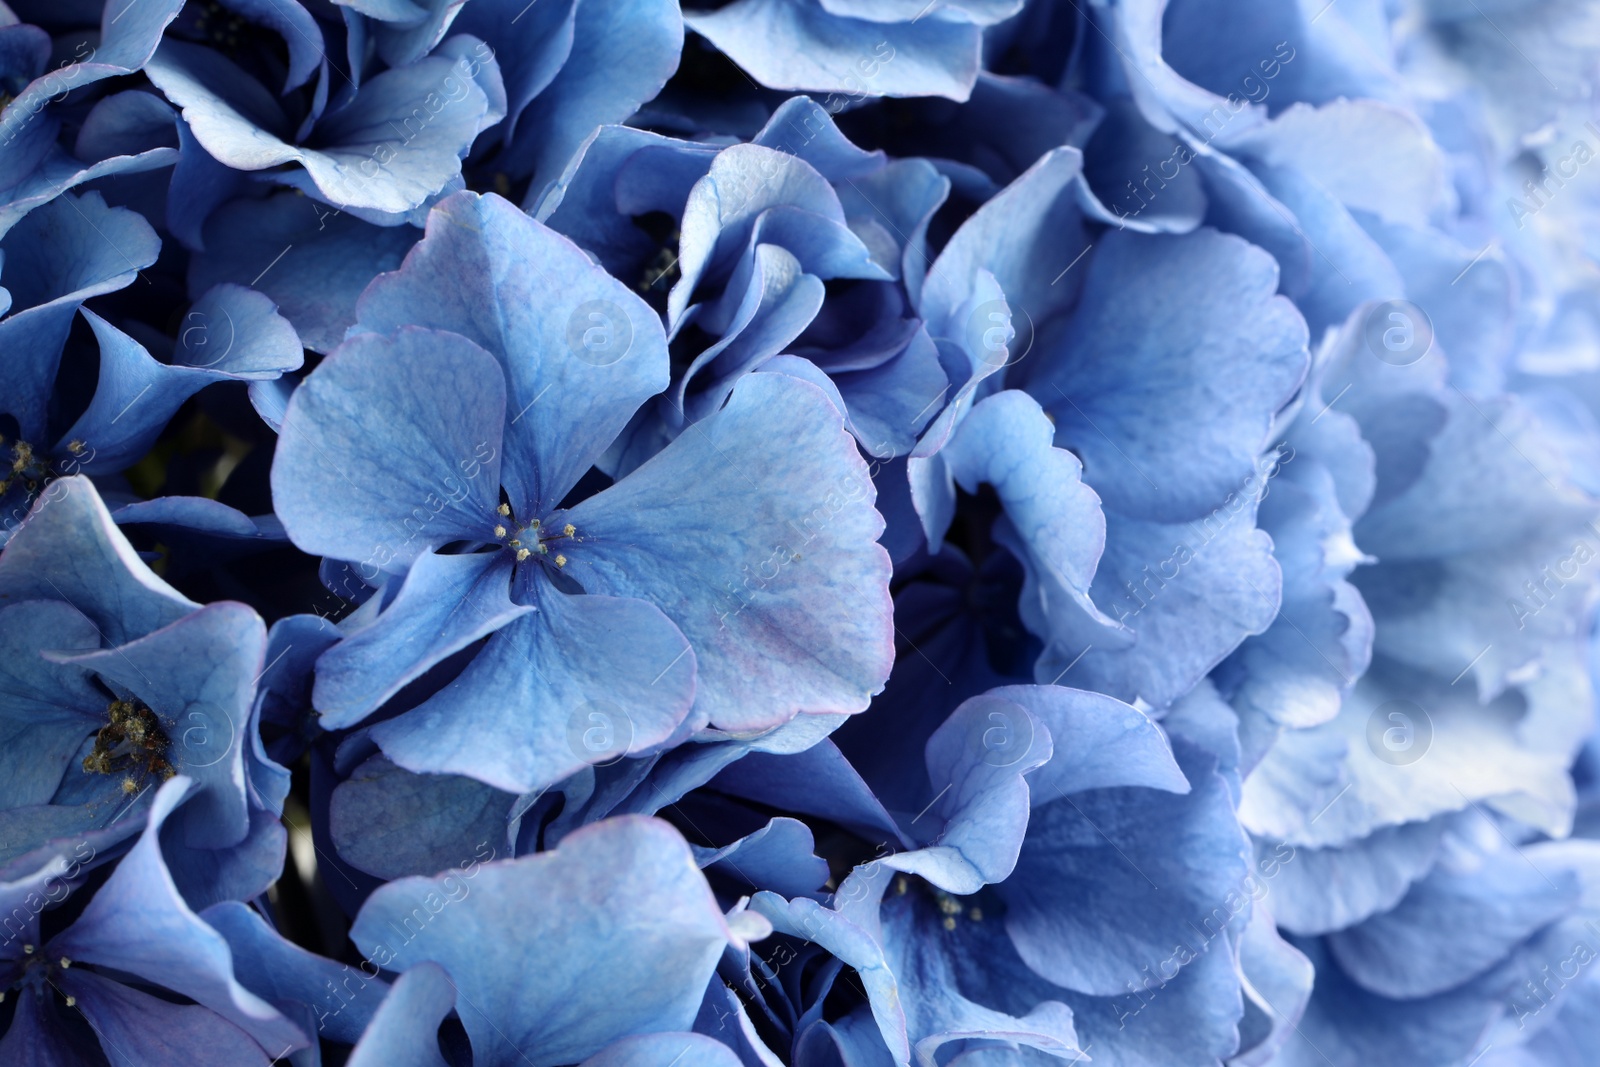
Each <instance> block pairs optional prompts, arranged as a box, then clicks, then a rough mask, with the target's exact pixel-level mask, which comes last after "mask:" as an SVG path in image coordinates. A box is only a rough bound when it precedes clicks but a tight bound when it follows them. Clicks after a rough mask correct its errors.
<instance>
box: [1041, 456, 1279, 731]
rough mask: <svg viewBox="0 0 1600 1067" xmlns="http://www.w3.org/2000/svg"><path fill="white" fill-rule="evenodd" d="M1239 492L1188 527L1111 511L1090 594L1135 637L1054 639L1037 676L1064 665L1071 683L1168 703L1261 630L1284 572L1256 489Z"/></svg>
mask: <svg viewBox="0 0 1600 1067" xmlns="http://www.w3.org/2000/svg"><path fill="white" fill-rule="evenodd" d="M1252 477H1256V476H1255V475H1252ZM1241 488H1244V489H1246V490H1247V492H1244V493H1239V494H1234V493H1230V494H1228V499H1227V502H1226V503H1225V504H1224V505H1223V506H1221V507H1219V508H1218V509H1217V510H1216V511H1215V512H1214V513H1212V514H1211V515H1207V516H1206V517H1205V518H1204V519H1202V520H1200V521H1198V522H1192V523H1189V524H1187V525H1186V526H1177V525H1171V526H1169V525H1164V524H1161V523H1155V522H1142V521H1140V520H1137V519H1129V518H1125V517H1123V516H1122V515H1120V514H1118V513H1117V512H1114V511H1111V510H1109V509H1108V510H1107V512H1106V551H1105V555H1104V556H1102V557H1101V560H1100V570H1099V572H1098V574H1097V575H1096V577H1095V584H1094V585H1093V586H1092V587H1091V588H1090V594H1091V596H1093V597H1094V599H1095V603H1096V605H1098V606H1099V607H1100V609H1101V610H1102V611H1103V612H1105V613H1106V614H1107V615H1109V616H1111V617H1112V618H1113V619H1115V620H1116V621H1117V622H1119V623H1122V624H1123V625H1124V626H1126V627H1128V628H1129V629H1131V630H1133V631H1134V632H1135V633H1136V634H1137V635H1138V637H1137V640H1136V642H1135V643H1134V644H1133V646H1132V647H1131V648H1124V649H1118V648H1114V647H1113V648H1105V647H1104V645H1103V644H1100V643H1098V642H1096V643H1093V644H1089V643H1081V641H1082V639H1081V638H1080V639H1079V641H1077V642H1072V643H1069V642H1068V641H1066V640H1063V639H1062V638H1063V636H1064V635H1061V634H1055V635H1052V636H1054V637H1055V638H1056V640H1055V642H1054V643H1053V644H1052V645H1051V646H1050V647H1049V648H1048V649H1046V652H1045V655H1044V656H1042V657H1041V658H1040V661H1039V664H1038V667H1037V669H1036V674H1037V676H1038V677H1039V678H1040V679H1041V680H1045V681H1050V680H1059V679H1062V678H1064V677H1065V676H1066V674H1067V671H1068V670H1069V669H1070V670H1071V671H1072V672H1073V673H1072V675H1071V678H1070V679H1069V680H1070V681H1072V682H1073V683H1074V684H1075V685H1079V686H1083V687H1085V688H1091V689H1098V690H1101V691H1102V692H1106V693H1109V694H1111V695H1112V696H1115V697H1117V698H1119V699H1121V700H1133V699H1134V698H1135V697H1140V698H1142V699H1143V700H1145V701H1146V702H1147V703H1149V704H1151V705H1152V706H1154V707H1164V706H1165V705H1167V704H1169V703H1171V702H1172V701H1174V700H1176V699H1177V698H1178V697H1180V696H1182V695H1183V694H1184V693H1187V692H1188V691H1189V690H1190V689H1191V688H1193V687H1194V685H1195V683H1196V682H1198V681H1199V680H1200V679H1201V678H1202V677H1203V676H1204V675H1205V674H1206V673H1207V672H1209V671H1210V670H1211V668H1213V667H1215V666H1216V665H1217V664H1218V663H1219V662H1221V661H1222V659H1223V658H1224V657H1226V656H1227V655H1228V654H1229V653H1231V652H1232V651H1233V650H1234V649H1235V648H1237V647H1238V646H1239V643H1240V642H1242V641H1243V640H1244V639H1245V638H1246V637H1248V636H1250V635H1251V634H1258V633H1261V632H1262V631H1264V630H1266V628H1267V627H1268V626H1270V625H1271V624H1272V622H1273V620H1274V619H1275V618H1276V617H1277V613H1278V603H1279V598H1280V587H1281V582H1282V572H1281V571H1280V569H1279V567H1278V563H1277V561H1276V560H1275V559H1273V558H1272V539H1271V538H1270V537H1268V536H1267V535H1266V534H1265V533H1262V532H1261V531H1260V530H1257V529H1256V528H1255V526H1254V524H1253V521H1252V520H1253V519H1254V516H1255V510H1256V506H1257V504H1258V503H1259V489H1257V490H1256V491H1255V492H1254V493H1249V492H1248V489H1249V487H1241Z"/></svg>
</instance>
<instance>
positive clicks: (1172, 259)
mask: <svg viewBox="0 0 1600 1067" xmlns="http://www.w3.org/2000/svg"><path fill="white" fill-rule="evenodd" d="M1078 269H1080V270H1083V271H1084V273H1085V278H1086V280H1085V283H1084V291H1083V297H1082V301H1081V303H1080V304H1079V306H1078V311H1077V313H1076V314H1074V315H1073V317H1072V319H1071V321H1070V322H1069V324H1068V325H1067V327H1066V330H1065V332H1064V333H1063V335H1062V336H1061V337H1060V339H1059V340H1058V341H1056V342H1055V343H1054V344H1053V345H1052V346H1051V347H1050V349H1049V350H1047V351H1044V352H1041V353H1039V355H1038V358H1037V360H1036V361H1035V362H1034V363H1032V364H1031V366H1030V373H1029V377H1028V389H1029V391H1030V392H1031V393H1033V395H1034V396H1035V397H1037V398H1038V400H1039V403H1040V404H1042V405H1043V406H1044V408H1045V410H1047V411H1049V412H1050V413H1051V414H1052V416H1053V417H1054V420H1055V424H1056V444H1057V445H1059V446H1061V447H1064V448H1071V449H1072V450H1073V451H1074V452H1076V453H1077V454H1078V455H1079V456H1080V457H1081V458H1082V459H1083V464H1084V472H1085V474H1084V477H1085V479H1086V480H1087V481H1088V482H1089V484H1090V485H1092V486H1093V487H1094V488H1095V490H1096V491H1097V492H1098V493H1099V494H1100V496H1101V498H1102V499H1103V500H1105V502H1106V507H1107V508H1108V509H1110V510H1113V511H1117V512H1120V513H1122V514H1124V515H1127V516H1129V517H1131V518H1135V519H1143V520H1148V521H1156V522H1168V523H1170V522H1184V521H1188V520H1192V519H1197V518H1200V517H1201V516H1203V515H1205V514H1206V513H1207V512H1208V511H1210V510H1211V509H1213V508H1216V507H1217V506H1218V505H1220V504H1221V503H1222V502H1223V500H1224V498H1225V497H1227V496H1228V494H1229V493H1232V492H1235V491H1237V490H1238V489H1239V487H1240V486H1241V485H1242V484H1243V483H1244V482H1245V480H1246V479H1247V478H1249V477H1250V476H1251V475H1252V474H1253V472H1254V469H1255V465H1256V457H1257V456H1258V455H1259V454H1260V453H1261V452H1262V451H1263V450H1264V449H1265V447H1266V445H1267V443H1268V440H1267V439H1268V435H1269V434H1270V433H1271V431H1272V419H1273V415H1274V414H1276V412H1277V410H1278V408H1279V407H1281V406H1282V405H1283V404H1284V403H1285V402H1286V401H1287V400H1288V399H1289V397H1290V396H1291V395H1292V394H1293V393H1294V390H1295V389H1296V388H1297V387H1298V386H1299V385H1300V382H1301V379H1302V378H1303V377H1304V376H1305V373H1306V370H1307V368H1308V366H1309V357H1308V355H1307V352H1306V336H1307V335H1306V327H1305V323H1304V321H1303V320H1302V319H1301V318H1300V315H1299V313H1298V312H1297V311H1296V310H1295V308H1294V306H1293V305H1292V304H1290V303H1289V302H1288V301H1287V300H1285V299H1284V298H1283V297H1281V296H1277V295H1276V293H1275V290H1276V289H1277V286H1278V270H1277V266H1276V264H1274V263H1273V261H1272V259H1271V258H1270V257H1269V256H1267V255H1266V253H1264V252H1262V251H1261V250H1260V249H1257V248H1254V247H1252V246H1250V245H1247V244H1245V243H1244V242H1242V241H1240V240H1239V239H1237V238H1234V237H1229V236H1225V235H1223V234H1219V233H1216V232H1214V231H1211V230H1200V231H1196V232H1194V233H1191V234H1186V235H1184V236H1181V237H1149V236H1143V235H1137V234H1130V233H1123V232H1113V233H1108V234H1106V235H1105V237H1103V238H1102V239H1101V240H1100V242H1099V243H1098V244H1097V245H1096V246H1095V249H1094V251H1093V252H1091V253H1090V254H1089V255H1088V256H1087V257H1086V262H1085V263H1083V264H1080V265H1079V268H1078ZM1113 354H1114V355H1113ZM1157 412H1159V413H1160V414H1159V415H1157V414H1156V413H1157Z"/></svg>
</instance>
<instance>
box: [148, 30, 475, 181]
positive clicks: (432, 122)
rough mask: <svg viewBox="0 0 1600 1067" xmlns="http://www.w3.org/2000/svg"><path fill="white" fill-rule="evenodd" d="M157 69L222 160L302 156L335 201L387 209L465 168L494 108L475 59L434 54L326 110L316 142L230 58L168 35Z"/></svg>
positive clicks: (277, 160)
mask: <svg viewBox="0 0 1600 1067" xmlns="http://www.w3.org/2000/svg"><path fill="white" fill-rule="evenodd" d="M491 62H492V61H491ZM458 68H459V69H458ZM147 73H148V74H149V77H150V80H151V81H153V82H154V83H155V84H156V87H157V88H159V89H160V90H161V91H162V92H163V93H164V94H166V96H167V98H168V99H169V100H171V101H172V102H173V103H175V104H177V105H179V106H180V107H181V108H182V109H183V117H184V121H186V122H187V123H188V124H189V127H190V129H191V130H193V131H194V135H195V138H196V139H197V140H198V141H199V142H200V143H201V144H202V145H203V146H204V147H205V149H206V151H207V152H208V153H210V154H211V155H212V156H214V157H215V158H216V159H217V160H219V161H220V162H222V163H225V164H227V165H228V166H230V167H233V168H235V169H238V170H247V171H249V170H264V169H266V168H269V167H275V166H279V165H281V164H284V163H299V164H301V165H302V166H304V167H305V169H306V171H307V173H308V174H309V175H310V178H311V180H312V181H313V182H315V183H316V187H317V189H318V190H320V191H321V192H322V193H323V195H325V196H327V197H328V199H329V200H330V201H331V202H332V203H335V204H338V205H340V206H342V207H351V208H370V209H375V210H378V211H384V212H403V211H408V210H410V209H411V208H414V207H417V206H418V205H419V204H421V203H423V202H424V201H425V200H427V198H428V197H429V196H431V195H432V194H434V193H437V192H438V191H439V190H440V189H442V188H444V186H445V184H446V183H447V182H448V181H449V180H450V179H451V178H453V177H456V176H457V175H459V174H460V172H461V155H462V154H463V153H464V152H465V151H466V149H467V148H468V146H470V145H471V143H472V140H473V138H474V137H476V136H477V134H478V130H479V122H480V120H481V119H482V118H483V117H484V115H485V114H486V113H487V111H488V107H489V102H488V98H487V97H486V96H485V94H484V91H483V90H482V89H481V88H479V86H478V84H477V82H476V81H475V80H474V78H475V76H476V73H477V68H476V67H472V66H471V63H470V61H467V60H464V59H463V60H453V59H451V58H447V57H445V56H442V55H441V56H429V57H427V58H426V59H422V60H419V61H418V62H416V63H414V64H412V65H411V66H408V67H403V68H399V69H393V70H387V71H385V72H383V73H382V74H379V75H378V76H377V77H375V78H372V79H370V80H369V81H367V82H366V83H365V84H363V85H362V86H361V88H360V90H359V91H358V92H357V93H356V95H355V97H354V98H353V99H352V100H351V102H350V103H349V104H347V105H346V106H345V107H344V108H342V109H341V110H339V111H335V112H332V113H330V114H328V115H325V116H323V119H322V121H321V122H320V123H319V124H318V126H317V137H316V147H305V148H302V147H298V146H296V145H294V144H290V143H288V141H286V140H284V138H286V137H287V136H288V135H289V131H288V129H287V126H286V123H285V122H284V121H283V119H282V116H281V113H278V114H274V112H276V110H277V109H276V106H275V105H274V104H273V103H272V102H271V98H270V97H269V96H268V95H267V94H266V92H265V90H263V89H262V88H261V87H260V86H259V85H257V84H256V83H254V82H253V81H251V80H250V79H249V76H248V75H246V74H245V73H244V72H243V71H242V70H240V69H239V68H237V67H235V66H233V65H232V64H231V63H230V62H229V61H227V60H225V59H222V58H221V57H220V56H217V55H215V54H211V53H207V52H205V51H203V50H200V49H197V48H196V47H195V46H192V45H185V44H183V43H181V42H173V41H168V42H167V43H165V44H164V45H163V46H162V47H161V49H160V50H159V51H158V52H157V53H156V55H155V57H154V58H153V59H152V60H151V61H150V64H149V66H148V68H147ZM435 105H436V106H435ZM402 130H403V131H404V132H403V133H401V132H397V131H402ZM391 164H393V165H391ZM380 176H381V179H382V180H379V179H380Z"/></svg>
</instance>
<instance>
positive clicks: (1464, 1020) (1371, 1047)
mask: <svg viewBox="0 0 1600 1067" xmlns="http://www.w3.org/2000/svg"><path fill="white" fill-rule="evenodd" d="M1299 947H1300V948H1301V950H1302V951H1303V952H1305V954H1306V956H1307V957H1308V958H1309V959H1310V960H1311V963H1312V965H1313V966H1314V967H1315V968H1316V975H1317V979H1316V986H1315V988H1314V990H1313V991H1312V995H1311V1003H1310V1005H1309V1006H1308V1007H1307V1008H1306V1013H1305V1016H1304V1017H1303V1018H1302V1019H1301V1020H1300V1025H1299V1027H1297V1028H1296V1032H1295V1035H1294V1036H1293V1037H1291V1038H1290V1039H1289V1040H1288V1042H1287V1043H1286V1044H1285V1045H1284V1047H1283V1051H1282V1052H1280V1053H1279V1054H1278V1058H1277V1059H1275V1060H1274V1061H1273V1064H1274V1067H1277V1065H1279V1064H1282V1065H1283V1067H1311V1065H1312V1064H1321V1065H1323V1067H1326V1065H1327V1064H1328V1063H1334V1064H1337V1065H1340V1067H1343V1065H1345V1064H1350V1065H1352V1067H1353V1065H1355V1064H1373V1065H1377V1064H1381V1065H1383V1067H1391V1065H1393V1067H1401V1065H1406V1067H1454V1065H1456V1064H1461V1063H1466V1062H1469V1061H1470V1060H1471V1058H1472V1056H1473V1054H1474V1052H1475V1051H1477V1050H1478V1046H1479V1044H1480V1041H1481V1038H1480V1035H1481V1034H1482V1033H1483V1031H1484V1029H1485V1028H1486V1027H1487V1025H1488V1024H1489V1022H1490V1021H1491V1019H1493V1017H1494V1016H1495V1015H1496V1014H1498V1013H1500V1012H1502V1011H1504V1010H1505V1008H1506V1006H1507V1004H1506V996H1505V989H1504V988H1502V987H1503V985H1504V983H1503V982H1501V981H1499V980H1490V979H1481V980H1479V981H1477V982H1473V983H1471V984H1469V985H1466V986H1462V987H1459V988H1457V989H1453V990H1451V991H1449V992H1447V993H1441V994H1439V995H1437V996H1432V997H1424V998H1418V999H1415V1000H1392V999H1390V998H1388V997H1383V996H1379V995H1378V994H1375V993H1370V992H1368V991H1366V990H1365V989H1362V988H1361V987H1360V986H1358V985H1356V984H1355V983H1354V982H1352V981H1351V980H1350V979H1349V977H1347V976H1346V975H1345V973H1344V972H1343V971H1342V970H1340V968H1339V965H1338V964H1337V963H1335V962H1334V961H1333V960H1332V959H1331V958H1330V957H1329V955H1328V953H1327V952H1326V950H1325V949H1323V948H1322V947H1321V946H1320V945H1317V944H1315V943H1308V944H1302V945H1300V946H1299Z"/></svg>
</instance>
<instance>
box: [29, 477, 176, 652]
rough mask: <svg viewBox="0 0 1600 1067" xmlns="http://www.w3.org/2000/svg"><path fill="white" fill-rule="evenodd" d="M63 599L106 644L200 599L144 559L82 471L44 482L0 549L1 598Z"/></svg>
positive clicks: (164, 621)
mask: <svg viewBox="0 0 1600 1067" xmlns="http://www.w3.org/2000/svg"><path fill="white" fill-rule="evenodd" d="M22 600H62V601H65V602H66V603H68V604H71V605H72V606H73V607H75V608H76V609H77V610H78V611H80V612H82V613H83V614H84V615H85V616H86V617H87V618H88V619H89V621H90V622H91V623H93V624H94V626H95V627H96V628H97V629H98V630H99V631H100V635H101V641H102V643H103V644H104V645H105V646H107V647H109V646H114V645H120V644H123V643H124V642H127V641H130V640H133V639H135V638H139V637H143V636H144V635H145V634H148V633H150V632H151V631H152V630H158V629H160V628H161V627H163V626H166V625H168V624H169V623H173V622H176V621H177V620H178V619H180V618H182V617H183V616H184V615H186V614H188V613H189V612H191V611H193V610H195V608H197V607H198V606H199V605H197V604H194V603H192V602H191V601H189V600H187V599H185V598H184V597H182V596H179V595H178V592H177V591H176V590H175V589H173V588H172V587H171V586H169V585H167V583H165V582H163V581H162V580H161V579H160V578H158V577H156V575H155V573H154V572H152V571H151V570H150V568H149V567H148V566H146V565H145V563H144V561H143V560H141V559H140V558H139V554H138V553H137V552H135V551H134V550H133V546H132V545H130V544H128V541H127V538H125V537H123V535H122V531H120V530H118V529H117V527H116V525H115V524H114V523H113V522H112V521H111V515H110V513H109V512H107V511H106V507H105V505H104V504H102V503H101V502H100V495H99V494H98V493H97V492H96V491H95V488H94V484H93V483H92V482H90V481H89V479H88V478H86V477H84V476H83V475H74V476H72V477H70V478H60V479H57V480H56V481H54V482H51V483H50V485H49V486H48V487H47V488H46V489H45V491H44V492H43V493H42V494H41V495H40V497H39V499H38V501H36V502H35V503H34V506H33V511H32V513H31V514H30V515H29V516H28V520H27V521H26V522H25V523H24V524H23V525H22V526H21V527H20V528H19V529H18V530H17V531H16V533H15V534H13V535H12V537H11V540H10V541H9V542H8V543H7V544H6V547H5V551H4V552H3V553H0V601H10V602H13V603H14V602H17V601H22Z"/></svg>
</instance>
